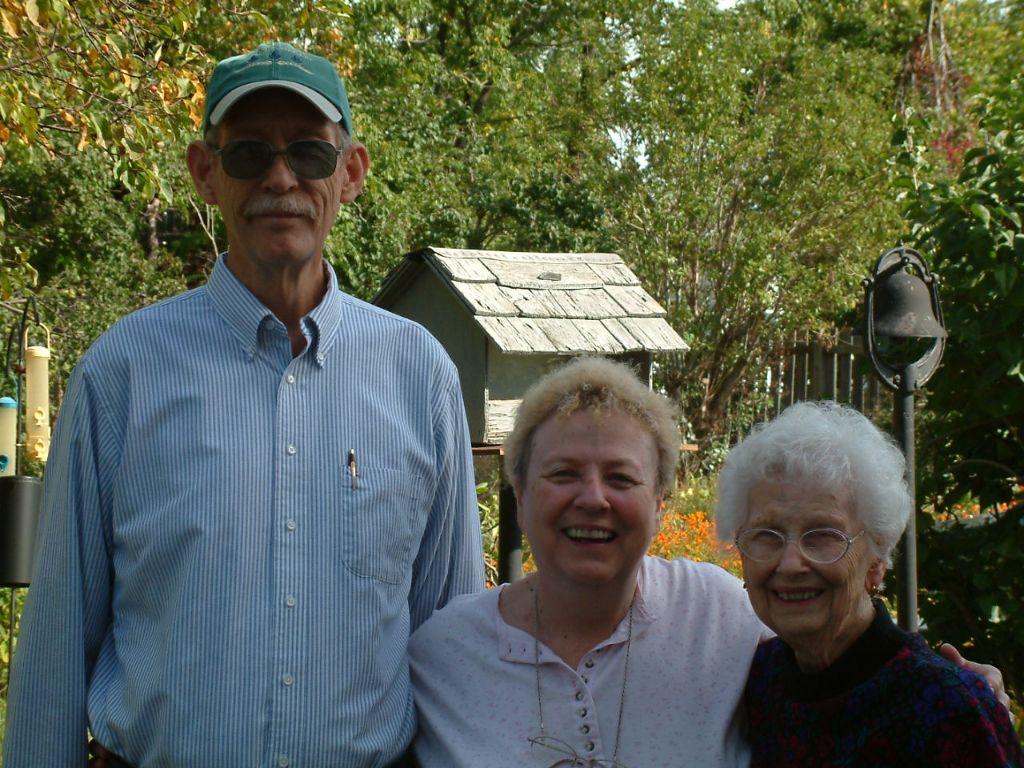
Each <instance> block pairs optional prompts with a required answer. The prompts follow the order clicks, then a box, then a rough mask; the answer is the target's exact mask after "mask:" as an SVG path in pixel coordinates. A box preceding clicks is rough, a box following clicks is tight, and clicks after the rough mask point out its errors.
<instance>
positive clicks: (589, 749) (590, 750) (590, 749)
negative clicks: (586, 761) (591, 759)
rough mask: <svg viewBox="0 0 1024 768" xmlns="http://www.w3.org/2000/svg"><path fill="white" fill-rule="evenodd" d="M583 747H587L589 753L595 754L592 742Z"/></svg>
mask: <svg viewBox="0 0 1024 768" xmlns="http://www.w3.org/2000/svg"><path fill="white" fill-rule="evenodd" d="M583 746H585V747H586V748H587V752H593V751H594V742H592V741H588V742H587V743H586V744H584V745H583Z"/></svg>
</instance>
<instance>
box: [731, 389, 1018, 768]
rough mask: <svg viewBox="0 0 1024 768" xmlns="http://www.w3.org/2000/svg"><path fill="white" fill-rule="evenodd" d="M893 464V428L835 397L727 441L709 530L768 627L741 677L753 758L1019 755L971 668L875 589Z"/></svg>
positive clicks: (898, 463) (897, 505) (904, 760)
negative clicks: (733, 551) (723, 543)
mask: <svg viewBox="0 0 1024 768" xmlns="http://www.w3.org/2000/svg"><path fill="white" fill-rule="evenodd" d="M903 473H904V460H903V455H902V453H901V452H900V451H899V449H898V448H897V447H896V446H895V445H894V444H893V443H892V441H891V440H890V439H888V438H887V437H885V436H884V435H883V434H882V433H881V432H879V431H878V429H876V428H875V427H874V425H872V424H871V422H870V421H868V419H866V418H865V417H864V416H863V415H861V414H860V413H858V412H857V411H855V410H853V409H851V408H847V407H844V406H840V405H837V404H834V403H800V404H797V405H794V406H792V407H790V408H789V409H787V410H786V411H785V412H784V413H783V414H782V415H780V416H779V417H778V418H777V419H775V420H774V421H772V422H770V423H769V424H767V425H766V426H764V427H763V428H761V429H760V430H758V431H755V432H754V433H753V434H752V435H751V436H750V437H748V438H747V439H746V440H744V441H743V442H742V443H740V444H739V445H738V446H736V447H735V448H733V449H732V451H731V452H730V453H729V456H728V458H727V459H726V462H725V465H724V467H723V469H722V472H721V475H720V476H719V489H718V505H717V508H716V512H715V514H716V519H717V524H718V531H719V535H720V536H722V537H723V538H728V539H732V540H734V541H735V542H736V545H737V547H738V548H739V551H740V555H741V558H742V562H743V575H744V578H745V583H744V586H745V587H746V589H747V594H748V595H749V597H750V602H751V605H752V606H753V608H754V610H755V612H756V613H757V615H758V616H759V617H760V618H761V620H762V621H763V622H764V623H765V624H766V625H767V626H768V627H769V628H771V629H772V630H773V631H774V632H776V633H777V635H778V637H777V638H775V639H773V640H770V641H767V642H765V643H764V644H762V645H761V647H760V648H758V650H757V654H756V656H755V657H754V662H753V666H752V668H751V671H750V677H749V681H748V683H747V689H746V705H747V712H748V718H749V723H748V726H749V738H750V741H751V744H752V748H753V756H752V762H751V765H752V766H755V768H756V767H758V766H787V767H790V768H793V767H796V768H799V767H800V766H807V768H811V767H812V766H813V767H814V768H818V767H819V766H893V767H894V768H895V767H896V766H968V765H969V766H978V767H984V766H992V767H993V768H996V767H997V766H998V767H999V768H1004V767H1007V766H1021V765H1022V764H1024V763H1022V760H1024V758H1022V755H1021V747H1020V742H1019V741H1018V739H1017V737H1016V736H1015V734H1014V732H1013V729H1012V727H1011V725H1010V720H1009V715H1008V713H1007V711H1006V709H1005V708H1004V707H1003V706H1002V705H1001V704H999V703H998V702H997V700H996V698H995V696H994V695H993V693H992V692H991V691H990V690H989V688H988V687H987V686H986V684H985V683H984V682H983V681H982V679H981V678H979V677H977V676H976V675H975V674H973V673H972V672H969V671H967V670H965V669H962V668H960V667H958V666H956V665H955V664H953V663H951V662H949V661H947V660H945V659H943V658H940V657H939V656H937V655H936V654H935V653H933V652H932V651H931V649H929V648H928V646H927V645H926V644H925V642H924V640H923V639H922V638H921V637H920V636H918V635H911V634H908V633H905V632H903V631H901V630H900V629H898V628H897V627H896V626H895V625H894V624H893V622H892V619H891V618H890V616H889V614H888V612H887V611H886V609H885V607H884V605H883V604H882V603H881V601H880V600H877V599H875V598H874V596H875V594H876V593H877V592H878V590H879V589H880V587H881V584H882V578H883V576H884V575H885V570H886V567H887V566H888V565H889V563H890V557H891V554H892V550H893V547H894V546H895V545H896V543H897V541H898V540H899V537H900V535H901V533H902V532H903V529H904V527H905V526H906V523H907V519H908V516H909V515H910V513H911V501H910V497H909V495H908V493H907V488H906V485H905V482H904V479H903Z"/></svg>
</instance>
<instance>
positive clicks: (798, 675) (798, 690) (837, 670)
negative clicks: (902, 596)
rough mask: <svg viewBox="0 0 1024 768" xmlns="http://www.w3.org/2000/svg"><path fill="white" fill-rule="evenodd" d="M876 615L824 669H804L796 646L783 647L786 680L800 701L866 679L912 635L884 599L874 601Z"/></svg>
mask: <svg viewBox="0 0 1024 768" xmlns="http://www.w3.org/2000/svg"><path fill="white" fill-rule="evenodd" d="M874 608H875V618H874V620H873V621H872V622H871V625H870V626H869V627H868V628H867V629H866V630H865V631H864V634H862V635H861V636H860V637H858V638H857V639H856V640H854V641H853V645H851V646H850V647H849V648H847V649H846V652H845V653H844V654H843V655H842V656H840V657H839V658H838V659H836V660H835V661H834V662H833V663H832V664H831V665H830V666H829V667H827V668H826V669H823V670H821V671H820V672H801V671H800V667H799V666H797V663H796V657H795V656H794V655H793V650H792V649H791V648H790V647H789V646H788V645H787V646H785V648H784V649H783V654H782V660H783V662H784V666H783V671H782V684H783V685H784V686H785V689H786V693H787V694H789V695H790V696H791V697H792V698H794V699H796V700H798V701H821V700H823V699H828V698H831V697H833V696H837V695H839V694H841V693H844V692H846V691H849V690H850V689H852V688H855V687H856V686H858V685H860V684H861V683H863V682H866V681H867V680H868V679H870V678H871V677H872V676H873V675H874V674H875V673H876V672H877V671H878V670H879V669H881V668H882V667H883V666H884V665H885V664H886V663H887V662H888V661H889V660H890V659H892V657H893V656H895V655H896V654H897V652H899V650H900V648H902V647H903V645H904V644H905V643H906V642H907V639H908V637H909V636H908V635H907V634H906V633H905V632H904V631H903V630H901V629H899V628H898V627H897V626H896V625H895V624H893V622H892V617H890V616H889V611H888V610H886V607H885V605H884V603H882V601H881V600H875V601H874Z"/></svg>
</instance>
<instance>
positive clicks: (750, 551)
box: [735, 528, 864, 565]
mask: <svg viewBox="0 0 1024 768" xmlns="http://www.w3.org/2000/svg"><path fill="white" fill-rule="evenodd" d="M863 534H864V531H861V532H860V533H858V534H857V535H856V536H847V535H846V534H845V533H843V532H842V531H840V530H837V529H835V528H812V529H811V530H809V531H804V532H803V533H802V534H800V535H799V536H789V535H786V534H784V533H783V532H782V531H777V530H775V529H774V528H747V529H746V530H745V531H740V532H739V533H737V534H736V539H735V541H736V547H737V548H738V549H739V551H740V552H741V553H742V554H743V555H744V556H745V557H748V558H750V559H751V560H753V561H755V562H758V563H767V562H771V561H772V560H777V559H778V558H780V557H781V556H782V552H783V550H785V548H786V545H787V544H788V543H789V542H791V541H792V542H795V543H796V545H797V547H798V548H799V549H800V553H801V554H802V555H803V556H804V557H806V558H807V559H808V560H810V561H811V562H812V563H818V564H819V565H828V564H830V563H834V562H836V561H837V560H841V559H842V558H843V557H845V556H846V553H847V552H849V551H850V547H851V546H853V542H855V541H856V540H857V539H859V538H860V537H861V536H862V535H863Z"/></svg>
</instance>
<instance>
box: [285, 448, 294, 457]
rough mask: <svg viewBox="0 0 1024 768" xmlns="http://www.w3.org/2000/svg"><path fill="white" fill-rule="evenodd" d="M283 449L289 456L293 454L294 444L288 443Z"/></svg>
mask: <svg viewBox="0 0 1024 768" xmlns="http://www.w3.org/2000/svg"><path fill="white" fill-rule="evenodd" d="M285 451H287V452H288V455H289V456H294V455H295V446H294V445H289V446H288V447H287V448H285Z"/></svg>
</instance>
